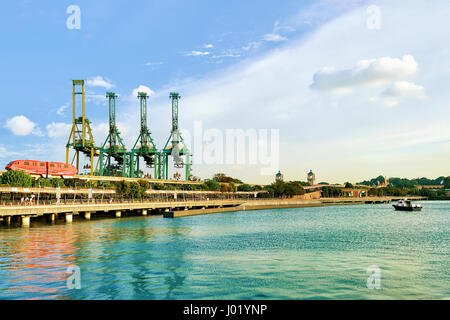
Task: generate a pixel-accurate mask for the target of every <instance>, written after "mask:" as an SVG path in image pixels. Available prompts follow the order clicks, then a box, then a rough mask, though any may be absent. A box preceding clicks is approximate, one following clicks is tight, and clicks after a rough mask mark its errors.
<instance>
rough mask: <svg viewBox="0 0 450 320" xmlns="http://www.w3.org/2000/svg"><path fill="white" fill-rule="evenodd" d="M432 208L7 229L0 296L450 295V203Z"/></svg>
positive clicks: (1, 242) (2, 239)
mask: <svg viewBox="0 0 450 320" xmlns="http://www.w3.org/2000/svg"><path fill="white" fill-rule="evenodd" d="M422 204H423V205H424V210H423V211H422V212H420V213H399V212H395V211H393V208H392V206H391V205H387V204H386V205H364V206H336V207H321V208H297V209H280V210H264V211H251V212H250V211H248V212H231V213H220V214H214V215H205V216H194V217H185V218H178V219H173V220H172V219H163V218H161V217H131V218H122V219H102V220H93V221H86V222H74V223H73V224H72V225H54V226H46V225H38V226H33V227H32V228H30V229H22V228H11V229H8V228H2V229H0V299H448V298H450V282H449V280H450V259H449V254H450V202H423V203H422ZM372 265H375V266H377V267H379V268H380V270H381V278H380V281H381V282H380V289H379V290H370V289H368V288H367V285H366V281H367V278H368V276H369V275H368V274H367V268H368V267H369V266H372ZM70 266H78V267H79V268H80V279H81V289H69V288H68V287H67V278H68V276H69V274H67V273H66V271H67V269H68V267H70Z"/></svg>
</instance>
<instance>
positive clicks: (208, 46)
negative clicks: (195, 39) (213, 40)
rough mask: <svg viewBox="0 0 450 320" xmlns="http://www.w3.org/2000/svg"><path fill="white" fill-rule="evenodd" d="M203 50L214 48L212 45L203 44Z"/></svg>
mask: <svg viewBox="0 0 450 320" xmlns="http://www.w3.org/2000/svg"><path fill="white" fill-rule="evenodd" d="M203 48H205V49H211V48H214V45H212V44H210V43H208V44H205V45H204V46H203Z"/></svg>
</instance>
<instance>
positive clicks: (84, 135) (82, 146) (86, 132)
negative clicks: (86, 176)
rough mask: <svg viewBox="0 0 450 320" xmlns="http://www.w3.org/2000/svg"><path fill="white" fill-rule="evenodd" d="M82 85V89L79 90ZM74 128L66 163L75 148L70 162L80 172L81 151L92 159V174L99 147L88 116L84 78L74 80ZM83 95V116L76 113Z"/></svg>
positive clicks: (67, 146)
mask: <svg viewBox="0 0 450 320" xmlns="http://www.w3.org/2000/svg"><path fill="white" fill-rule="evenodd" d="M80 87H81V91H77V90H79V89H80ZM72 88H73V89H72V115H73V116H72V130H71V131H70V135H69V140H68V141H67V144H66V164H69V160H70V159H69V154H70V149H73V150H74V156H73V158H72V161H71V162H70V163H71V164H72V165H74V166H75V167H76V168H77V170H78V172H79V169H80V153H81V154H84V155H85V156H87V157H88V158H89V160H90V165H89V167H90V174H91V175H93V174H94V165H93V164H94V157H95V156H98V148H97V147H96V146H95V142H94V137H93V136H92V130H91V126H90V121H89V119H87V118H86V116H85V114H86V112H85V111H86V110H85V90H84V80H72ZM79 96H81V117H77V115H76V111H77V110H76V102H77V100H78V99H77V97H79Z"/></svg>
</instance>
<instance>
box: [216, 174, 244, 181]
mask: <svg viewBox="0 0 450 320" xmlns="http://www.w3.org/2000/svg"><path fill="white" fill-rule="evenodd" d="M212 179H213V180H214V181H217V182H224V183H230V182H234V183H242V181H241V180H239V179H236V178H231V177H228V176H227V175H225V173H216V174H215V175H214V176H213V177H212Z"/></svg>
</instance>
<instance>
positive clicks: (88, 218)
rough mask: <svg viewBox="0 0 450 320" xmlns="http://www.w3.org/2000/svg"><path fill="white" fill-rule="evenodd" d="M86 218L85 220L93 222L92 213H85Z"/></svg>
mask: <svg viewBox="0 0 450 320" xmlns="http://www.w3.org/2000/svg"><path fill="white" fill-rule="evenodd" d="M84 218H85V219H86V220H91V213H90V212H85V213H84Z"/></svg>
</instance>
